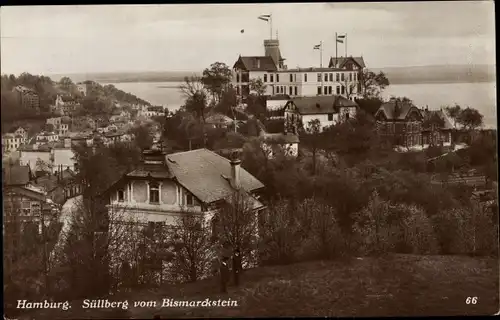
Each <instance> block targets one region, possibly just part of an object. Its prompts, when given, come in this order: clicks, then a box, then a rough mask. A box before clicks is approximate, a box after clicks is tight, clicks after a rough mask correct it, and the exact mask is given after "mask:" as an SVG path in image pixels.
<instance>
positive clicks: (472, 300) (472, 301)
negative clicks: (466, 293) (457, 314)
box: [465, 297, 477, 304]
mask: <svg viewBox="0 0 500 320" xmlns="http://www.w3.org/2000/svg"><path fill="white" fill-rule="evenodd" d="M465 303H466V304H476V303H477V297H467V299H465Z"/></svg>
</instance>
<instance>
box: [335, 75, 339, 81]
mask: <svg viewBox="0 0 500 320" xmlns="http://www.w3.org/2000/svg"><path fill="white" fill-rule="evenodd" d="M335 75H336V78H337V82H339V81H340V76H339V74H338V73H336V74H335Z"/></svg>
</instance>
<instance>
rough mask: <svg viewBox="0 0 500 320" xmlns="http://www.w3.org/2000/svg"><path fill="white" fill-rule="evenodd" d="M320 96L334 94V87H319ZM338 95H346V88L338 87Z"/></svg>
mask: <svg viewBox="0 0 500 320" xmlns="http://www.w3.org/2000/svg"><path fill="white" fill-rule="evenodd" d="M322 88H323V90H322ZM318 94H333V87H332V86H324V87H321V86H319V87H318ZM336 94H345V87H341V86H337V93H336Z"/></svg>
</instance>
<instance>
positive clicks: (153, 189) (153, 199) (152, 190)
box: [149, 182, 160, 203]
mask: <svg viewBox="0 0 500 320" xmlns="http://www.w3.org/2000/svg"><path fill="white" fill-rule="evenodd" d="M149 202H150V203H159V202H160V185H159V184H158V183H156V182H151V183H150V184H149Z"/></svg>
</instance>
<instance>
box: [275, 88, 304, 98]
mask: <svg viewBox="0 0 500 320" xmlns="http://www.w3.org/2000/svg"><path fill="white" fill-rule="evenodd" d="M298 93H299V89H298V87H297V86H295V87H292V86H290V87H288V95H290V96H292V95H298ZM273 94H287V91H286V86H277V87H276V92H274V87H273Z"/></svg>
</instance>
